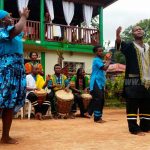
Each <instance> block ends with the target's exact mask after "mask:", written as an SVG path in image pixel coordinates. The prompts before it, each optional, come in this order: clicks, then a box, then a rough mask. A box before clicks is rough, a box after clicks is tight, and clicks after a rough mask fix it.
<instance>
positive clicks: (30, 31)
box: [13, 18, 99, 45]
mask: <svg viewBox="0 0 150 150" xmlns="http://www.w3.org/2000/svg"><path fill="white" fill-rule="evenodd" d="M13 20H14V23H17V22H18V19H15V18H14V19H13ZM24 39H27V40H40V22H38V21H31V20H27V23H26V26H25V28H24ZM45 41H55V42H63V43H73V44H90V45H95V44H98V43H99V30H97V29H90V28H82V27H77V26H66V25H58V24H50V23H45Z"/></svg>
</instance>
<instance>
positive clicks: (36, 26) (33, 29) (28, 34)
mask: <svg viewBox="0 0 150 150" xmlns="http://www.w3.org/2000/svg"><path fill="white" fill-rule="evenodd" d="M18 21H19V19H18V18H17V19H16V18H13V22H14V24H16V23H17V22H18ZM23 32H24V39H26V40H40V22H39V21H31V20H27V22H26V26H25V27H24V30H23Z"/></svg>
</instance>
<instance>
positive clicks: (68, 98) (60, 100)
mask: <svg viewBox="0 0 150 150" xmlns="http://www.w3.org/2000/svg"><path fill="white" fill-rule="evenodd" d="M55 96H56V99H57V100H56V102H57V111H58V113H61V114H67V113H69V112H70V111H71V106H72V103H73V99H74V96H73V94H72V92H71V91H70V92H66V91H65V90H59V91H57V92H56V93H55Z"/></svg>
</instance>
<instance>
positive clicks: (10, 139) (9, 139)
mask: <svg viewBox="0 0 150 150" xmlns="http://www.w3.org/2000/svg"><path fill="white" fill-rule="evenodd" d="M1 143H2V144H19V143H18V141H17V140H15V139H13V138H11V137H9V138H8V139H5V138H2V139H1Z"/></svg>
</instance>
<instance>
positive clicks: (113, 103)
mask: <svg viewBox="0 0 150 150" xmlns="http://www.w3.org/2000/svg"><path fill="white" fill-rule="evenodd" d="M105 107H110V108H125V101H122V100H121V99H118V98H109V99H105Z"/></svg>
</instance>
